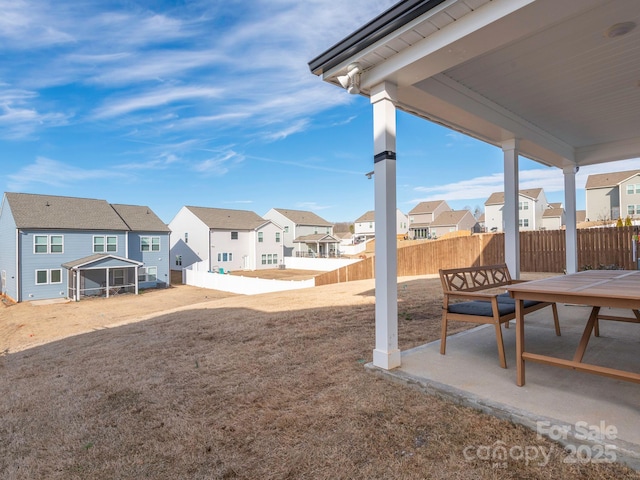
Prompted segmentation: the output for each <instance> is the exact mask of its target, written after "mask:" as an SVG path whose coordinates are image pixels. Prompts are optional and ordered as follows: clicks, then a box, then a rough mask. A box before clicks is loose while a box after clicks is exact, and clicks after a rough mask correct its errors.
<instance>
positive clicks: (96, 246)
mask: <svg viewBox="0 0 640 480" xmlns="http://www.w3.org/2000/svg"><path fill="white" fill-rule="evenodd" d="M117 251H118V237H116V236H106V237H102V236H95V237H93V253H104V252H112V253H113V252H117Z"/></svg>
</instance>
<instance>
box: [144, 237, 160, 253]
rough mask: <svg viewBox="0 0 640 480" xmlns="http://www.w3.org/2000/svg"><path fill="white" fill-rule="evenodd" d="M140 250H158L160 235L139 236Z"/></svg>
mask: <svg viewBox="0 0 640 480" xmlns="http://www.w3.org/2000/svg"><path fill="white" fill-rule="evenodd" d="M140 251H141V252H159V251H160V237H140Z"/></svg>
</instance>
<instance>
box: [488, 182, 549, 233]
mask: <svg viewBox="0 0 640 480" xmlns="http://www.w3.org/2000/svg"><path fill="white" fill-rule="evenodd" d="M548 205H549V204H548V203H547V196H546V195H545V193H544V190H543V189H542V188H529V189H526V190H520V192H519V195H518V227H519V230H540V228H542V227H543V224H542V216H543V214H544V212H545V210H546V209H547V208H548ZM484 207H485V208H484V214H485V227H486V229H487V231H488V232H503V231H504V230H505V225H504V222H503V218H502V214H503V209H504V192H495V193H492V194H491V195H490V196H489V198H488V199H487V201H486V202H485V203H484Z"/></svg>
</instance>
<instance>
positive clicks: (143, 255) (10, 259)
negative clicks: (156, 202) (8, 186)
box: [0, 193, 170, 302]
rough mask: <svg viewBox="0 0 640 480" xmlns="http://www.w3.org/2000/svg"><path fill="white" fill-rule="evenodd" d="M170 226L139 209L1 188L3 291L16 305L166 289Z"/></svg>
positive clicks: (140, 207) (147, 208) (146, 210)
mask: <svg viewBox="0 0 640 480" xmlns="http://www.w3.org/2000/svg"><path fill="white" fill-rule="evenodd" d="M169 233H170V231H169V228H168V227H167V225H165V224H164V223H163V222H162V221H161V220H160V219H159V218H158V217H157V216H156V215H155V213H153V212H152V211H151V209H150V208H149V207H146V206H133V205H111V204H109V203H107V202H106V201H105V200H97V199H88V198H76V197H61V196H53V195H35V194H26V193H5V195H4V197H3V200H2V205H1V206H0V244H1V245H2V248H1V249H0V278H1V288H2V294H3V295H4V296H6V297H9V298H11V299H13V300H15V301H17V302H21V301H25V300H44V299H53V298H70V299H74V300H79V299H80V298H81V297H84V296H94V295H104V296H110V295H114V294H117V293H122V292H132V293H137V292H138V289H139V288H154V287H166V286H169Z"/></svg>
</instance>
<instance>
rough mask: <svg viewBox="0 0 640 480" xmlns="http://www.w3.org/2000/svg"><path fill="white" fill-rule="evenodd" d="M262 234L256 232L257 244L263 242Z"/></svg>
mask: <svg viewBox="0 0 640 480" xmlns="http://www.w3.org/2000/svg"><path fill="white" fill-rule="evenodd" d="M262 234H263V232H258V242H259V243H262V242H263V240H264V239H263V238H262V237H263V235H262Z"/></svg>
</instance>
